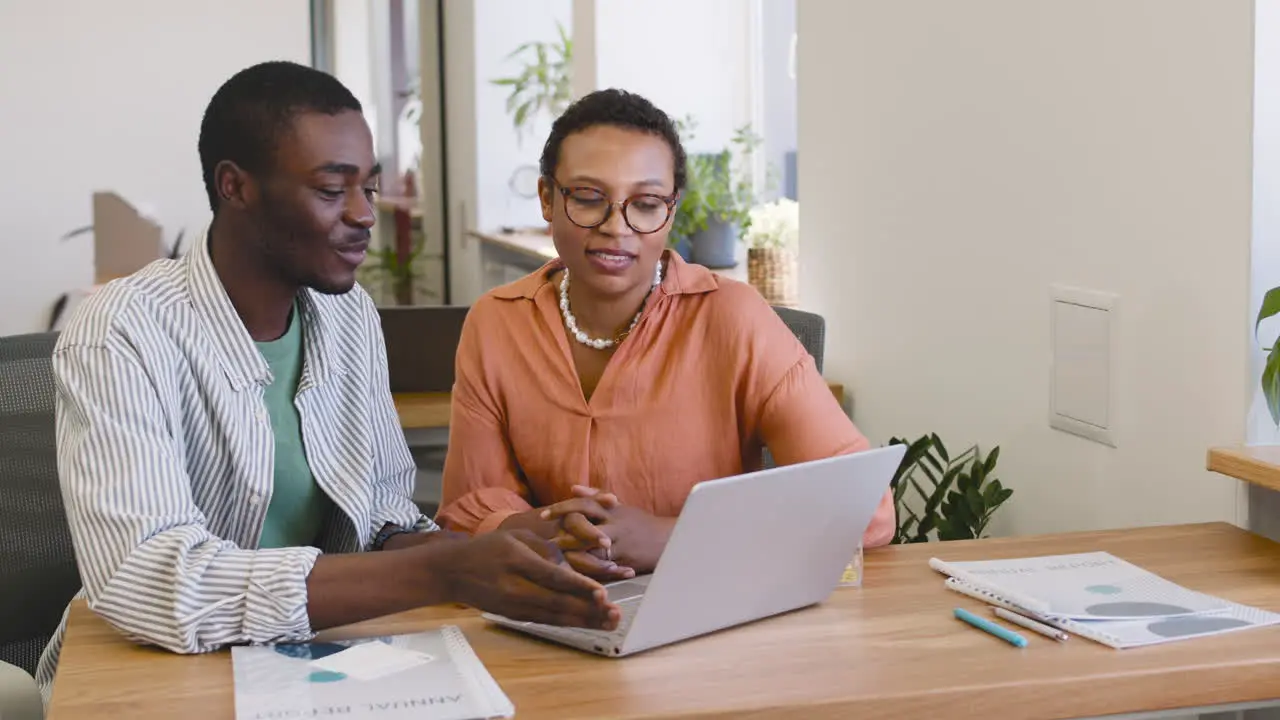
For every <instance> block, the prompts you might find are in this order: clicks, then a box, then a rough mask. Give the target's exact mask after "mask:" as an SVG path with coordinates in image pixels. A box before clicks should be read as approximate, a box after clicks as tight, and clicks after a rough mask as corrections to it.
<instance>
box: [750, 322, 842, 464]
mask: <svg viewBox="0 0 1280 720" xmlns="http://www.w3.org/2000/svg"><path fill="white" fill-rule="evenodd" d="M773 311H774V312H776V313H778V317H780V318H782V322H783V323H785V324H786V326H787V327H788V328H790V329H791V332H793V333H795V336H796V339H798V340H799V341H800V344H801V345H803V346H804V349H805V350H808V351H809V354H810V355H812V356H813V362H814V364H815V365H817V366H818V373H819V374H821V373H822V352H823V349H824V347H825V346H826V341H827V321H826V320H825V319H824V318H823V317H822V316H821V315H818V314H817V313H811V312H805V311H803V310H796V309H794V308H788V307H782V306H780V305H774V306H773ZM761 461H762V462H763V464H764V467H766V468H771V467H775V466H776V465H777V463H776V462H774V459H773V454H772V453H770V452H769V448H765V449H764V453H763V456H762V458H761Z"/></svg>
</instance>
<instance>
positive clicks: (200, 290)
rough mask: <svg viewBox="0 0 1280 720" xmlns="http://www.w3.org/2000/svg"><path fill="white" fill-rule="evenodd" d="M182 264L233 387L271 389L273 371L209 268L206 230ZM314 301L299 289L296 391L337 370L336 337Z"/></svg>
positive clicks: (314, 295)
mask: <svg viewBox="0 0 1280 720" xmlns="http://www.w3.org/2000/svg"><path fill="white" fill-rule="evenodd" d="M182 261H183V262H185V263H186V264H187V283H188V286H189V287H190V292H191V302H192V305H193V306H194V307H195V309H196V312H197V313H198V314H199V315H200V317H201V318H202V319H203V320H204V321H205V323H206V324H207V326H206V327H207V329H208V331H209V332H211V333H212V334H213V337H214V341H215V344H216V345H217V347H218V348H219V350H221V352H222V357H220V358H219V362H220V364H221V365H222V368H223V370H224V371H225V372H226V374H227V379H228V380H230V381H231V385H232V387H234V388H235V389H236V390H243V389H245V388H246V387H248V386H249V385H252V384H255V383H257V384H260V385H267V384H269V383H270V382H271V381H272V375H271V367H270V366H269V365H268V364H267V361H266V359H265V358H264V357H263V356H262V352H261V351H259V350H258V346H257V345H256V344H255V343H254V341H253V337H252V336H250V335H249V330H248V329H247V328H245V326H244V321H243V320H241V319H240V314H239V313H237V312H236V309H235V306H234V305H232V304H231V298H230V297H229V296H228V295H227V289H226V288H225V287H224V286H223V284H222V280H221V279H220V278H219V277H218V271H217V270H216V269H215V268H214V267H213V258H212V257H211V256H210V254H209V232H208V231H207V230H206V231H205V233H204V234H203V235H202V236H201V238H200V241H199V242H197V243H196V244H195V245H194V246H192V247H191V248H190V249H189V250H188V251H187V253H186V255H185V256H184V257H183V260H182ZM317 296H318V293H316V292H315V291H314V290H310V289H306V290H303V291H302V293H301V294H300V295H299V299H300V301H301V302H299V303H298V306H297V307H298V311H299V313H300V315H301V317H300V318H298V319H299V320H300V321H301V322H302V323H303V324H302V337H303V340H302V342H303V353H304V359H303V373H302V377H301V378H300V380H299V384H298V389H299V390H303V389H305V388H306V387H309V386H312V385H318V384H320V383H321V382H323V381H324V380H325V379H327V378H328V377H329V375H331V374H332V373H333V372H334V371H335V370H336V369H339V368H338V363H337V362H336V358H335V354H336V352H337V351H336V349H335V348H334V341H335V338H334V337H333V333H332V332H331V331H330V330H329V329H328V328H327V327H326V323H325V322H324V318H325V311H324V309H323V308H322V307H321V303H323V302H324V300H322V299H321V298H319V297H317Z"/></svg>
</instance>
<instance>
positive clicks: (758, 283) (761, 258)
mask: <svg viewBox="0 0 1280 720" xmlns="http://www.w3.org/2000/svg"><path fill="white" fill-rule="evenodd" d="M797 265H798V263H797V262H796V256H795V253H793V252H791V251H790V250H783V249H779V248H750V249H749V250H747V282H749V283H751V286H752V287H754V288H755V289H756V290H757V291H759V293H760V294H761V295H763V296H764V299H765V300H767V301H769V304H770V305H781V306H783V307H795V306H796V305H798V304H800V298H799V293H798V292H797V287H796V286H797V283H796V275H797V274H798V267H797Z"/></svg>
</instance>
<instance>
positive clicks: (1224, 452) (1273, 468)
mask: <svg viewBox="0 0 1280 720" xmlns="http://www.w3.org/2000/svg"><path fill="white" fill-rule="evenodd" d="M1206 466H1207V467H1208V469H1209V470H1211V471H1213V472H1216V473H1222V474H1223V475H1227V476H1230V477H1233V478H1235V479H1237V480H1243V481H1245V482H1247V483H1253V484H1254V485H1261V486H1262V487H1265V488H1270V489H1272V490H1280V445H1252V446H1246V445H1239V446H1235V447H1216V448H1210V449H1209V457H1208V462H1207V463H1206Z"/></svg>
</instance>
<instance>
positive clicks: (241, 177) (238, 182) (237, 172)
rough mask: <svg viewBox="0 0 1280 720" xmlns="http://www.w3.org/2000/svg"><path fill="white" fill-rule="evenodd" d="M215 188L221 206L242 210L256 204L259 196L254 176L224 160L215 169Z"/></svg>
mask: <svg viewBox="0 0 1280 720" xmlns="http://www.w3.org/2000/svg"><path fill="white" fill-rule="evenodd" d="M213 187H214V190H216V191H217V193H218V199H219V200H220V201H221V204H223V205H229V206H232V207H238V208H240V209H244V208H246V207H248V206H249V205H252V204H254V202H255V201H256V200H257V198H258V194H259V190H258V186H257V182H255V181H254V178H253V176H252V175H250V174H249V173H248V172H247V171H245V169H244V168H242V167H240V166H239V165H237V164H235V163H234V162H232V161H230V160H223V161H222V162H220V163H218V164H217V166H215V167H214V168H213Z"/></svg>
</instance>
